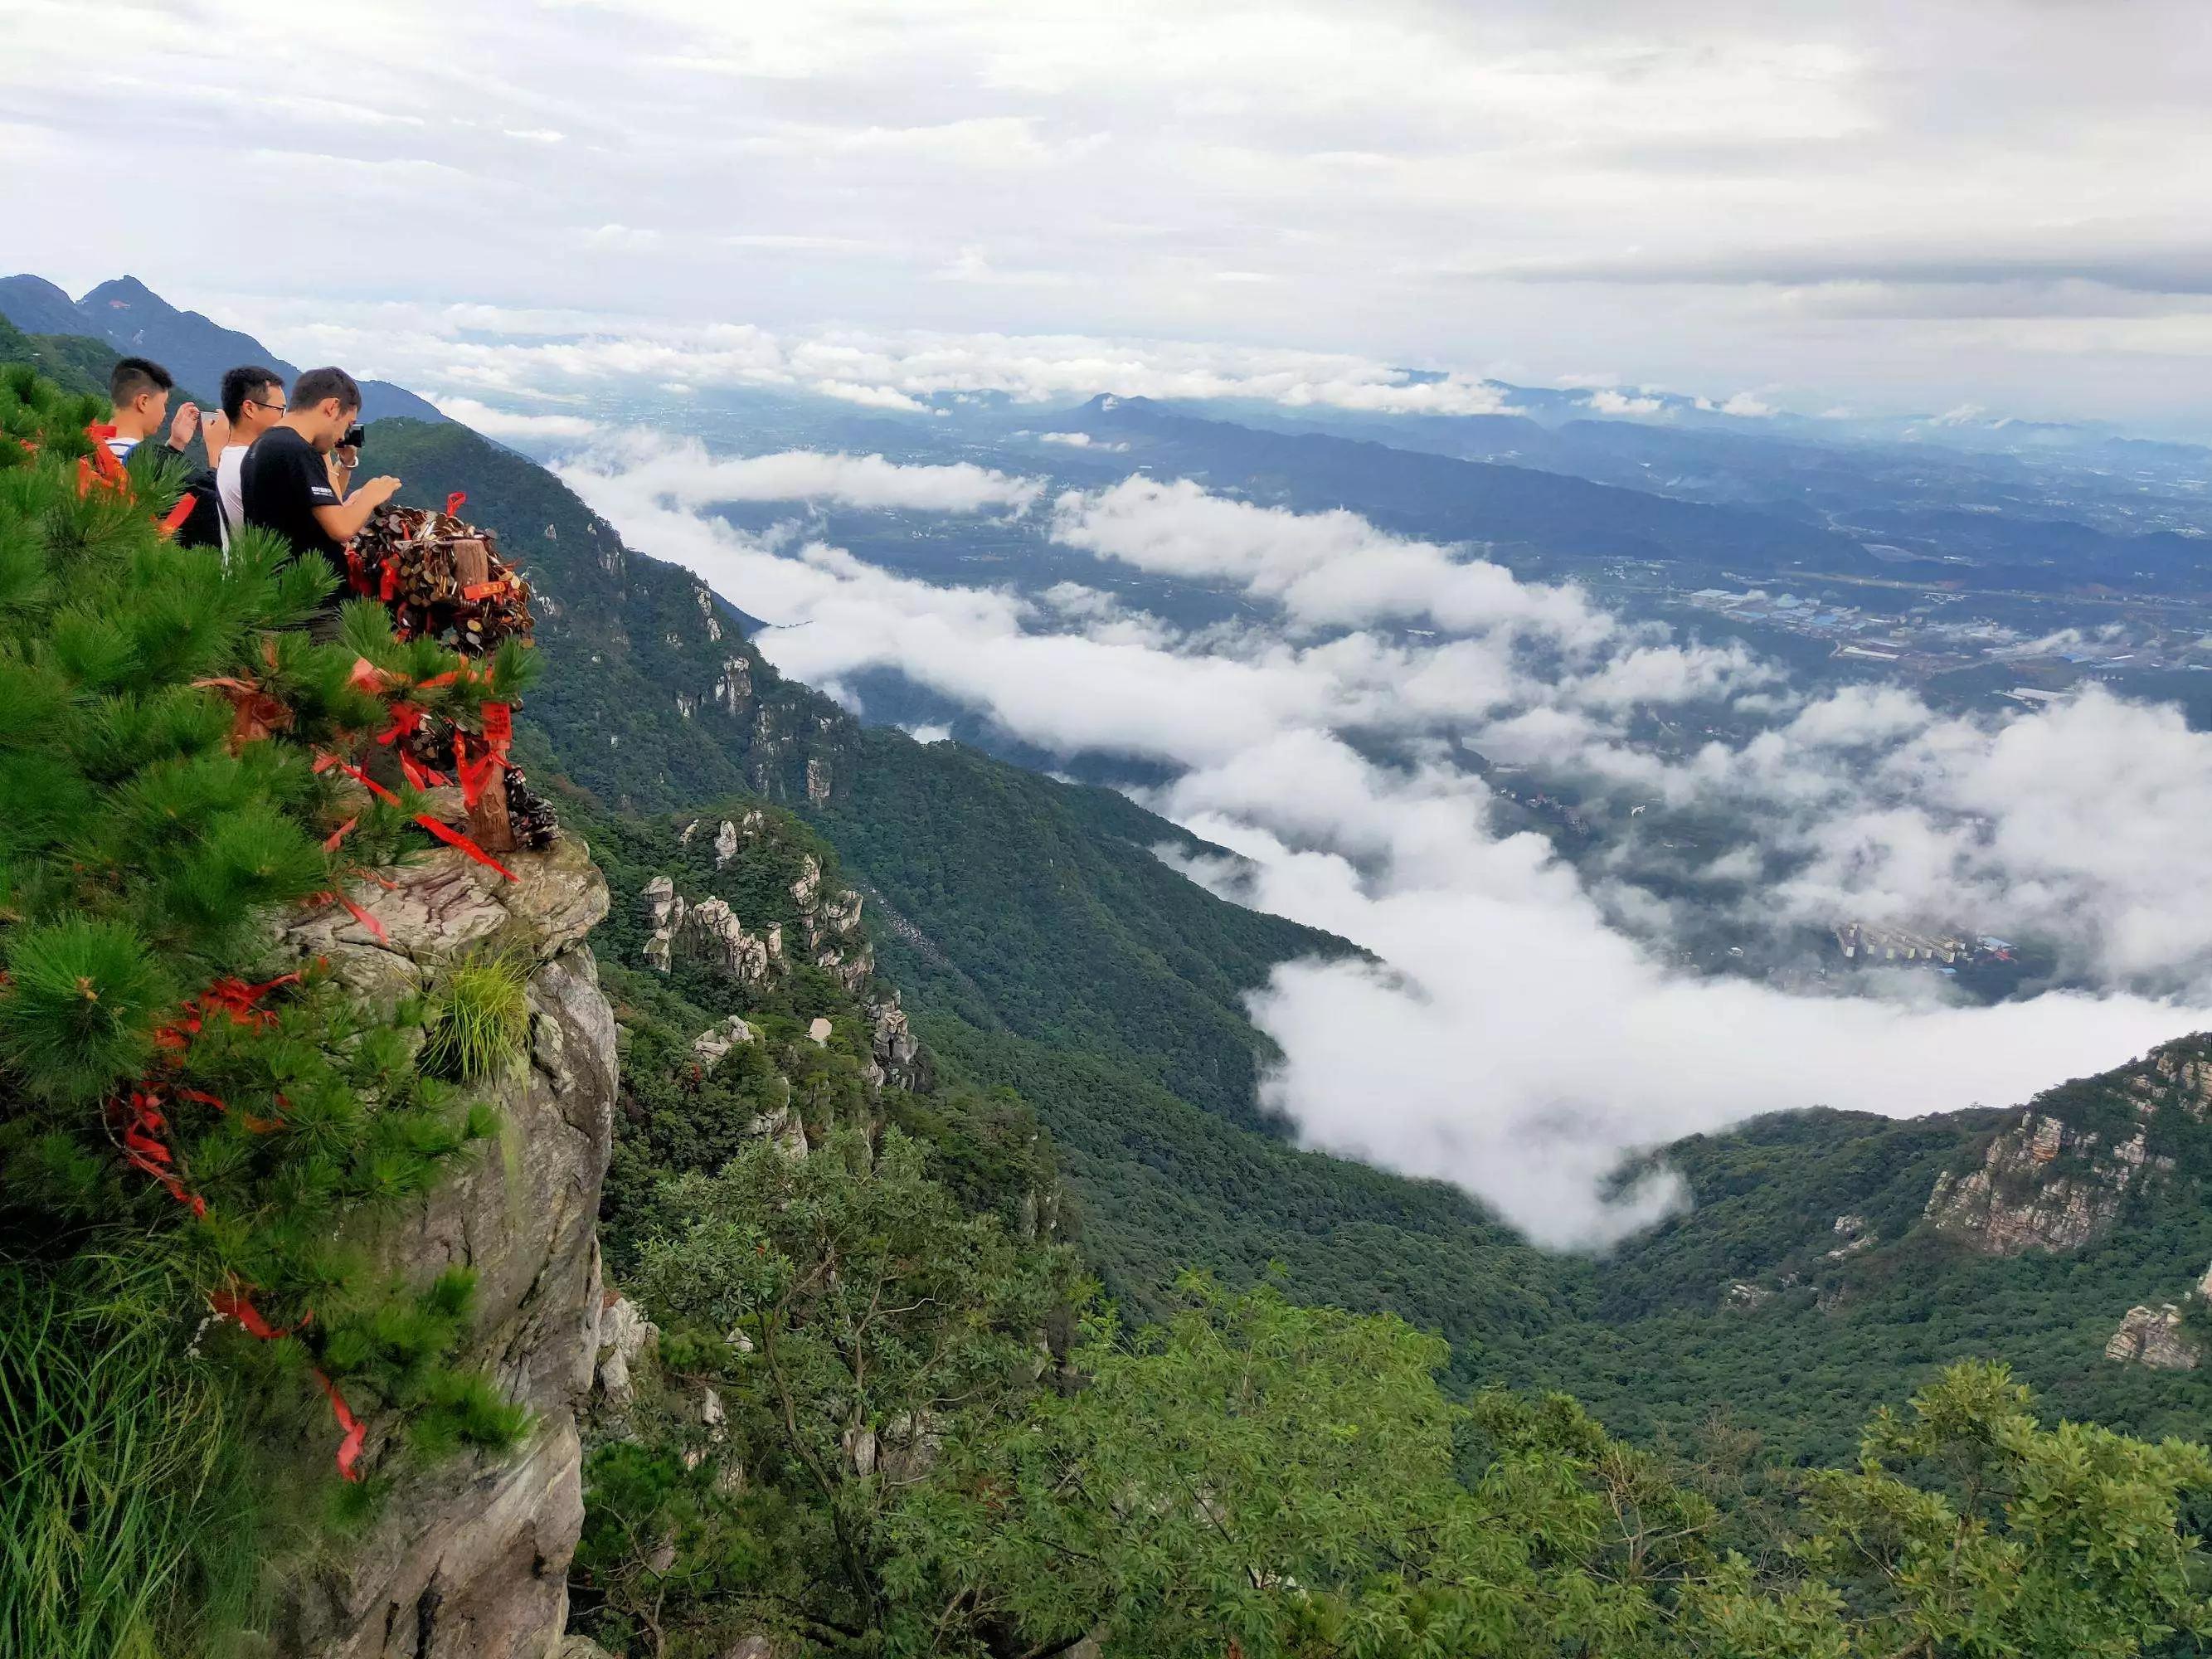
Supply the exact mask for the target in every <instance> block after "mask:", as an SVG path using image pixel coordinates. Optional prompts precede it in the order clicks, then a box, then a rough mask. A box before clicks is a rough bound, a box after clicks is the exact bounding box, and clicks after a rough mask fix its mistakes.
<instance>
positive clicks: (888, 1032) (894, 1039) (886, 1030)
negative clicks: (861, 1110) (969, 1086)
mask: <svg viewBox="0 0 2212 1659" xmlns="http://www.w3.org/2000/svg"><path fill="white" fill-rule="evenodd" d="M868 1028H869V1055H870V1060H869V1074H868V1080H869V1081H870V1082H871V1083H873V1084H874V1085H876V1086H877V1087H878V1088H879V1089H881V1088H890V1089H898V1090H902V1091H906V1092H908V1093H914V1092H916V1091H924V1090H927V1089H930V1088H932V1087H933V1086H934V1085H935V1084H936V1081H937V1073H936V1067H935V1066H934V1065H933V1063H932V1062H931V1060H930V1058H929V1051H928V1050H927V1048H923V1047H922V1046H921V1038H920V1037H917V1036H915V1034H914V1028H913V1026H912V1025H910V1024H908V1022H907V1017H906V1010H905V1009H903V1008H902V1007H900V1006H899V994H898V993H897V992H896V991H891V992H889V993H887V994H885V995H884V999H883V1000H881V1001H878V1002H872V1003H870V1004H869V1005H868Z"/></svg>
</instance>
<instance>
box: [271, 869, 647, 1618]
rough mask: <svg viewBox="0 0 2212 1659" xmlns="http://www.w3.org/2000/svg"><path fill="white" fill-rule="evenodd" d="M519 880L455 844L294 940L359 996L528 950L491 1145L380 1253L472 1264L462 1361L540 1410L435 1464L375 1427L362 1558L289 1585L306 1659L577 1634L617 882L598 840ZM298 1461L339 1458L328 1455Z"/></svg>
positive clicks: (311, 1567)
mask: <svg viewBox="0 0 2212 1659" xmlns="http://www.w3.org/2000/svg"><path fill="white" fill-rule="evenodd" d="M507 863H508V864H509V866H511V867H512V868H513V871H514V872H515V874H516V876H517V877H518V878H519V879H518V880H517V881H515V882H513V883H511V884H510V883H508V882H506V881H503V880H502V879H501V878H499V877H498V876H496V875H495V874H493V873H492V872H489V871H488V870H485V869H483V868H482V867H481V866H477V865H476V864H473V863H471V862H470V861H469V860H467V859H466V858H465V856H463V855H462V854H459V853H457V852H453V851H447V850H443V849H441V850H440V851H437V852H435V853H432V854H429V855H428V856H427V857H426V858H424V859H423V860H422V861H421V862H420V863H419V864H416V865H413V866H409V867H406V868H404V869H401V870H398V871H397V872H392V881H393V884H392V887H391V888H390V889H389V890H384V889H379V888H374V887H372V888H369V889H367V890H364V891H363V892H362V894H361V895H359V896H358V897H359V902H361V904H362V908H364V909H365V910H367V911H368V913H369V914H370V915H374V917H375V918H376V920H377V921H378V922H379V924H380V926H381V927H383V928H384V930H385V935H386V937H385V938H384V939H378V938H377V937H376V936H375V934H374V933H372V932H371V931H370V930H369V929H368V927H365V926H363V925H362V923H361V922H360V921H356V919H354V918H353V917H352V916H350V915H349V914H348V913H347V912H346V911H345V910H344V909H343V908H332V909H331V910H329V911H326V912H324V913H322V914H319V915H314V916H311V917H309V918H307V919H306V920H304V921H301V922H300V923H299V924H298V925H296V926H295V927H291V928H290V929H289V930H288V931H287V933H285V934H284V935H283V947H284V949H285V950H286V951H289V952H295V953H297V954H298V955H300V956H302V957H306V956H316V955H319V956H324V957H328V958H329V959H330V961H331V963H332V965H333V966H334V968H335V969H336V970H337V973H338V975H340V977H341V978H343V980H345V981H347V982H348V983H349V984H350V985H352V986H353V987H356V989H357V990H358V991H359V992H360V993H361V994H363V995H364V996H366V997H368V998H370V999H374V1000H392V999H397V998H398V997H401V996H404V995H407V994H411V993H413V992H415V991H416V990H418V989H420V988H422V987H423V986H424V985H425V983H426V982H428V981H430V980H432V979H434V978H435V974H436V971H437V969H439V967H440V966H441V965H442V964H444V963H448V962H451V961H452V960H453V959H454V958H455V957H457V956H459V955H463V954H466V953H468V952H470V951H481V950H488V949H489V950H500V951H517V952H522V953H526V954H527V955H528V957H530V959H531V960H532V962H533V963H535V964H536V965H535V971H534V972H533V973H532V976H531V979H530V981H529V1000H530V1009H531V1030H530V1053H529V1057H528V1061H527V1063H526V1065H518V1066H517V1067H516V1069H515V1072H514V1074H513V1076H511V1077H509V1078H507V1079H505V1080H503V1081H501V1082H499V1083H496V1084H495V1085H488V1086H487V1087H486V1088H485V1089H483V1091H482V1094H481V1097H482V1098H483V1099H484V1100H485V1102H486V1103H487V1104H489V1105H490V1106H491V1107H492V1108H493V1109H495V1111H496V1112H497V1113H498V1115H499V1117H500V1120H501V1126H502V1133H501V1146H500V1148H499V1149H487V1151H486V1152H484V1153H483V1155H481V1156H479V1157H478V1158H476V1159H475V1160H474V1161H473V1162H472V1163H471V1164H470V1165H469V1166H468V1167H466V1168H465V1169H464V1170H461V1171H460V1172H459V1173H458V1174H457V1175H455V1176H453V1177H452V1178H450V1179H448V1180H447V1181H446V1182H443V1183H441V1185H440V1186H439V1187H438V1188H437V1189H436V1190H435V1192H433V1193H432V1194H430V1195H429V1196H428V1197H427V1198H426V1199H424V1200H422V1201H420V1202H418V1203H416V1204H415V1205H414V1206H411V1207H410V1210H409V1211H408V1212H406V1213H404V1214H403V1215H401V1216H400V1217H398V1218H396V1219H395V1220H393V1221H392V1222H391V1223H388V1224H386V1225H384V1226H383V1227H382V1228H381V1229H380V1231H379V1232H378V1233H377V1234H376V1235H375V1237H374V1238H373V1239H371V1240H370V1241H368V1243H370V1245H371V1247H372V1248H373V1249H375V1250H376V1251H377V1252H378V1253H379V1254H380V1255H381V1257H382V1258H383V1259H384V1261H385V1262H386V1265H388V1266H389V1267H391V1268H392V1270H393V1271H394V1272H395V1273H402V1274H404V1275H406V1276H407V1277H408V1278H410V1279H414V1280H418V1281H419V1280H424V1279H428V1278H429V1277H431V1276H432V1275H434V1274H435V1273H438V1272H440V1271H441V1270H443V1269H445V1268H447V1267H453V1266H456V1265H465V1266H467V1267H471V1268H473V1269H474V1270H475V1273H476V1276H477V1279H476V1295H475V1299H474V1304H473V1309H472V1325H471V1332H470V1335H469V1337H468V1340H467V1342H466V1345H465V1350H464V1352H462V1354H461V1355H460V1356H459V1358H460V1359H461V1361H462V1362H463V1363H465V1364H476V1365H478V1366H481V1367H482V1368H483V1370H484V1371H485V1372H486V1373H487V1374H488V1375H489V1376H490V1377H491V1378H492V1380H493V1381H494V1383H495V1384H496V1385H497V1386H498V1387H499V1388H500V1389H501V1390H502V1391H503V1392H504V1393H505V1394H506V1395H507V1397H508V1398H509V1399H511V1400H513V1401H517V1402H519V1403H520V1404H522V1405H525V1406H526V1407H529V1409H530V1412H531V1414H532V1427H531V1431H530V1433H529V1436H528V1438H527V1439H526V1441H525V1442H524V1443H523V1444H522V1445H520V1447H518V1448H516V1449H514V1450H513V1451H512V1452H509V1453H507V1454H504V1455H489V1454H470V1455H463V1456H456V1457H453V1458H450V1459H447V1460H446V1461H443V1462H436V1463H433V1464H428V1465H419V1466H418V1465H416V1464H415V1463H414V1462H411V1461H410V1460H409V1459H406V1458H404V1457H402V1456H400V1455H398V1449H397V1447H396V1446H395V1445H394V1443H393V1441H394V1431H395V1428H396V1425H395V1424H394V1423H392V1421H390V1420H388V1419H380V1418H377V1417H374V1416H372V1417H371V1418H370V1419H369V1425H368V1427H369V1434H368V1450H367V1454H366V1462H367V1464H368V1468H370V1470H371V1471H372V1472H373V1473H374V1474H378V1475H380V1476H383V1477H386V1478H388V1479H390V1480H391V1481H392V1486H391V1490H390V1491H389V1492H388V1493H387V1494H386V1497H385V1499H384V1501H383V1503H382V1504H381V1505H380V1509H379V1510H378V1516H377V1519H376V1520H375V1521H374V1522H372V1523H371V1524H370V1525H369V1526H368V1528H367V1529H366V1530H365V1532H363V1533H362V1534H361V1535H360V1536H359V1537H357V1538H355V1539H352V1540H349V1542H348V1544H347V1547H345V1548H344V1549H343V1550H342V1551H337V1552H332V1553H328V1554H319V1555H318V1556H316V1557H315V1558H314V1559H312V1560H310V1561H304V1562H301V1563H299V1564H297V1565H295V1568H293V1569H292V1570H291V1571H288V1573H287V1574H286V1575H285V1577H284V1578H283V1589H282V1598H283V1600H282V1606H281V1609H280V1613H279V1616H278V1618H277V1619H276V1622H275V1624H274V1626H273V1629H272V1634H273V1636H274V1638H275V1644H274V1645H275V1651H276V1652H277V1653H280V1654H283V1655H285V1656H302V1659H545V1656H546V1655H548V1654H549V1653H550V1652H551V1651H552V1650H554V1648H555V1647H556V1644H557V1643H558V1642H559V1641H560V1639H561V1630H562V1625H563V1624H564V1622H565V1621H566V1618H567V1610H568V1559H569V1556H570V1554H571V1553H572V1552H573V1551H574V1547H575V1544H576V1539H577V1535H578V1533H579V1531H580V1528H581V1527H582V1525H583V1516H584V1509H583V1486H582V1469H581V1447H580V1441H579V1438H578V1430H577V1412H578V1409H579V1407H580V1404H581V1403H582V1401H583V1399H584V1396H585V1395H586V1390H587V1389H589V1387H590V1384H591V1382H592V1371H593V1367H594V1363H595V1360H596V1358H597V1356H598V1352H599V1324H600V1317H601V1292H600V1284H599V1245H598V1239H597V1218H598V1212H599V1183H600V1180H601V1178H602V1177H603V1176H604V1175H605V1172H606V1165H607V1156H608V1151H609V1146H610V1135H611V1126H612V1114H613V1105H614V1099H615V1081H616V1079H615V1026H614V1017H613V1014H612V1012H611V1010H610V1009H609V1007H608V1006H607V1003H606V1000H605V998H604V997H603V996H601V995H600V994H599V975H598V969H597V966H596V964H595V963H593V961H592V953H591V951H590V950H589V949H588V948H587V947H586V945H585V944H584V942H583V940H584V935H585V933H586V932H587V931H588V930H589V929H590V928H591V927H592V924H593V923H595V922H596V921H599V918H600V917H601V916H602V915H605V912H606V902H607V900H606V888H605V883H604V882H603V881H602V880H601V879H600V878H599V872H598V870H597V869H596V868H595V867H594V866H592V862H591V860H590V857H589V855H588V854H587V853H586V851H585V849H584V848H583V845H582V844H581V843H580V842H578V841H576V840H575V839H574V837H569V836H564V837H562V839H561V840H560V841H558V842H556V843H555V844H554V846H553V847H552V848H550V849H549V850H547V851H546V852H544V853H518V854H507ZM301 1455H303V1456H307V1455H312V1456H313V1457H316V1458H318V1459H320V1458H325V1457H327V1456H328V1455H329V1453H328V1448H327V1447H326V1446H324V1445H322V1444H320V1443H317V1444H316V1445H315V1446H313V1448H312V1449H303V1451H302V1454H301Z"/></svg>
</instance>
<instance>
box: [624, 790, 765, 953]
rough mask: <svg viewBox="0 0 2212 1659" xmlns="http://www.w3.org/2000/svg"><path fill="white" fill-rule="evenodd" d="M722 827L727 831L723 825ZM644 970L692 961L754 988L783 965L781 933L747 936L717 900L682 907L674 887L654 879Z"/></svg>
mask: <svg viewBox="0 0 2212 1659" xmlns="http://www.w3.org/2000/svg"><path fill="white" fill-rule="evenodd" d="M725 827H726V826H725ZM644 897H645V911H646V921H647V924H648V925H649V926H650V927H652V929H653V932H652V936H651V937H650V938H648V939H647V940H646V943H645V963H646V966H647V967H648V968H651V969H654V970H656V971H657V972H659V973H663V974H665V973H666V972H668V971H669V969H671V968H672V967H673V966H674V965H675V963H677V961H678V960H679V959H682V960H685V961H691V962H696V963H702V964H703V965H704V966H706V967H707V968H708V969H712V970H713V971H714V972H715V973H719V974H720V975H724V976H725V977H726V978H729V979H733V980H735V981H738V983H739V984H740V985H757V984H760V983H761V982H763V981H765V980H767V979H768V978H769V975H771V974H773V973H775V972H776V971H777V970H778V969H781V967H782V965H783V929H782V927H781V926H776V927H768V928H765V929H763V931H762V932H761V933H747V932H746V931H745V927H744V923H743V922H741V921H738V917H737V913H736V912H735V911H733V910H732V909H731V908H730V907H729V905H728V904H727V903H726V902H724V901H723V900H721V899H718V898H710V899H704V900H702V901H701V902H699V903H697V904H686V903H685V902H684V898H683V896H682V895H681V894H679V893H678V892H677V890H676V884H675V883H674V882H673V881H671V880H670V879H669V878H667V877H666V876H655V877H654V878H653V879H652V880H651V881H649V882H647V884H646V888H645V895H644Z"/></svg>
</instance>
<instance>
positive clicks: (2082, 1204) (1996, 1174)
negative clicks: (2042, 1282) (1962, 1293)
mask: <svg viewBox="0 0 2212 1659" xmlns="http://www.w3.org/2000/svg"><path fill="white" fill-rule="evenodd" d="M2204 1049H2205V1043H2204V1041H2203V1039H2201V1038H2197V1037H2184V1038H2182V1039H2181V1040H2180V1041H2179V1042H2170V1043H2167V1044H2166V1045H2165V1046H2164V1047H2162V1048H2154V1049H2153V1050H2152V1051H2151V1052H2150V1053H2149V1054H2147V1055H2146V1056H2144V1058H2142V1060H2137V1061H2136V1063H2135V1064H2134V1065H2132V1066H2126V1067H2124V1068H2123V1069H2122V1070H2121V1071H2120V1072H2118V1073H2115V1074H2113V1076H2112V1079H2111V1080H2110V1082H2109V1084H2105V1083H2104V1081H2103V1080H2102V1079H2100V1080H2099V1081H2100V1085H2101V1086H2103V1087H2104V1088H2105V1090H2106V1092H2105V1094H2104V1095H2103V1096H2102V1097H2100V1104H2101V1103H2106V1102H2113V1101H2116V1102H2118V1103H2121V1104H2123V1105H2124V1109H2125V1110H2126V1111H2127V1113H2128V1114H2130V1115H2131V1117H2132V1120H2133V1123H2132V1127H2131V1130H2130V1131H2128V1132H2122V1131H2121V1130H2118V1129H2109V1130H2098V1129H2089V1128H2084V1127H2077V1126H2076V1125H2075V1124H2074V1123H2070V1122H2069V1121H2066V1120H2065V1119H2063V1118H2062V1117H2059V1116H2057V1115H2053V1114H2052V1113H2051V1112H2049V1111H2044V1110H2038V1109H2036V1107H2034V1106H2031V1107H2030V1109H2028V1110H2027V1112H2025V1113H2023V1114H2022V1115H2021V1118H2020V1119H2019V1121H2016V1122H2015V1123H2014V1124H2013V1125H2011V1126H2010V1127H2008V1128H2006V1129H2004V1130H2002V1131H2001V1132H2000V1133H1998V1134H1997V1136H1996V1139H1993V1140H1992V1141H1991V1142H1990V1146H1989V1150H1988V1151H1987V1152H1985V1153H1984V1156H1983V1160H1982V1164H1981V1166H1980V1167H1979V1168H1978V1169H1974V1170H1967V1171H1966V1172H1964V1173H1963V1174H1962V1173H1960V1172H1958V1171H1956V1170H1953V1171H1947V1172H1946V1173H1945V1174H1944V1175H1942V1176H1940V1177H1938V1178H1937V1180H1936V1189H1935V1191H1934V1192H1932V1193H1931V1194H1929V1199H1928V1207H1927V1211H1926V1214H1927V1218H1928V1219H1929V1221H1930V1222H1932V1223H1933V1224H1934V1225H1936V1227H1937V1228H1939V1229H1940V1230H1942V1231H1944V1232H1947V1233H1949V1234H1950V1235H1952V1236H1953V1237H1956V1238H1958V1239H1960V1240H1961V1241H1962V1242H1964V1243H1966V1244H1969V1245H1971V1246H1972V1248H1973V1249H1978V1250H1980V1251H1983V1252H1984V1253H1985V1254H1987V1255H2020V1254H2021V1252H2022V1251H2024V1250H2031V1249H2046V1250H2070V1249H2078V1248H2080V1247H2081V1245H2083V1244H2085V1243H2088V1242H2089V1240H2091V1239H2093V1238H2094V1237H2097V1236H2098V1235H2099V1234H2100V1233H2102V1232H2104V1231H2106V1229H2107V1228H2109V1227H2110V1226H2111V1225H2112V1223H2113V1222H2114V1221H2115V1220H2117V1219H2118V1217H2119V1213H2120V1209H2121V1206H2122V1204H2123V1202H2124V1200H2125V1199H2126V1198H2127V1196H2128V1194H2129V1193H2130V1191H2132V1190H2135V1189H2136V1188H2140V1187H2141V1186H2142V1185H2143V1184H2144V1183H2145V1182H2148V1181H2149V1180H2151V1179H2153V1178H2154V1177H2156V1176H2160V1175H2163V1174H2164V1173H2165V1172H2166V1171H2167V1170H2171V1169H2172V1167H2173V1160H2172V1158H2168V1157H2165V1156H2162V1155H2160V1154H2157V1153H2154V1152H2152V1151H2151V1150H2150V1142H2151V1131H2152V1128H2153V1127H2154V1125H2155V1124H2156V1123H2157V1121H2158V1120H2159V1119H2160V1117H2161V1115H2166V1114H2172V1115H2179V1117H2181V1118H2184V1119H2186V1120H2189V1121H2194V1122H2198V1123H2202V1122H2203V1121H2205V1118H2206V1112H2207V1107H2208V1102H2212V1061H2208V1058H2207V1055H2206V1054H2205V1052H2204ZM2070 1086H2071V1085H2069V1087H2070ZM2064 1092H2065V1091H2051V1096H2043V1097H2038V1102H2037V1105H2040V1104H2042V1103H2043V1102H2045V1100H2049V1099H2051V1097H2052V1096H2057V1095H2060V1094H2063V1093H2064Z"/></svg>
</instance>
